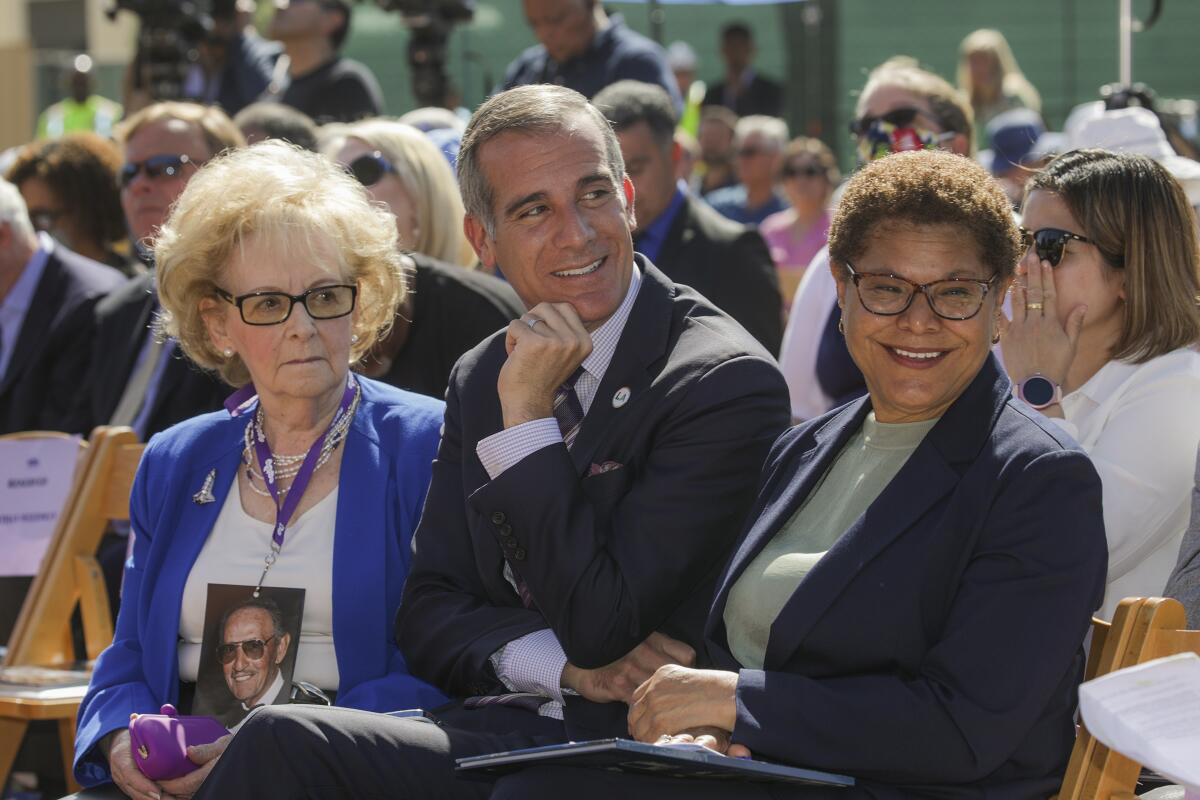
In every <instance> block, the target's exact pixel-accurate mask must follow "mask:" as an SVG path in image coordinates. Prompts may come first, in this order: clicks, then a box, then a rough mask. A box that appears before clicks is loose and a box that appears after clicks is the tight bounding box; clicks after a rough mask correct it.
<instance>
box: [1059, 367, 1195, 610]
mask: <svg viewBox="0 0 1200 800" xmlns="http://www.w3.org/2000/svg"><path fill="white" fill-rule="evenodd" d="M1198 401H1200V353H1197V352H1196V351H1195V350H1193V349H1191V348H1180V349H1178V350H1174V351H1172V352H1170V353H1167V354H1165V355H1161V356H1159V357H1157V358H1153V359H1151V360H1150V361H1147V362H1146V363H1144V364H1130V363H1127V362H1123V361H1110V362H1108V363H1107V364H1105V365H1104V366H1103V367H1102V368H1101V369H1100V371H1099V372H1097V373H1096V374H1095V375H1093V376H1092V377H1091V379H1090V380H1088V382H1087V383H1085V384H1084V385H1083V386H1081V387H1079V388H1078V389H1076V390H1075V391H1073V392H1071V393H1070V394H1069V395H1067V396H1066V397H1064V398H1063V401H1062V407H1063V414H1064V415H1065V416H1066V419H1065V420H1060V419H1056V418H1054V417H1050V418H1049V419H1050V420H1052V421H1053V422H1055V423H1057V424H1058V425H1060V426H1061V427H1062V428H1063V429H1065V430H1066V431H1067V432H1068V433H1069V434H1071V436H1073V437H1074V438H1075V440H1076V441H1078V442H1079V443H1080V444H1081V445H1082V446H1083V449H1084V450H1086V451H1087V453H1088V455H1089V456H1091V459H1092V463H1093V464H1095V466H1096V471H1097V472H1098V473H1100V481H1101V483H1102V485H1103V491H1104V528H1105V532H1106V533H1107V535H1108V579H1107V586H1106V588H1105V593H1104V605H1103V606H1101V609H1100V611H1098V612H1097V615H1098V616H1101V617H1103V618H1105V619H1112V615H1113V612H1114V611H1116V607H1117V604H1118V603H1120V602H1121V600H1122V599H1124V598H1126V597H1150V596H1159V595H1161V594H1162V592H1163V588H1164V587H1165V586H1166V583H1167V578H1168V576H1169V575H1170V573H1171V570H1172V569H1173V568H1174V566H1175V561H1176V558H1177V557H1178V556H1179V545H1180V542H1181V541H1182V540H1183V534H1184V531H1186V530H1187V526H1188V518H1189V515H1190V513H1191V494H1192V485H1193V480H1194V469H1195V464H1196V450H1197V446H1198V445H1200V404H1198Z"/></svg>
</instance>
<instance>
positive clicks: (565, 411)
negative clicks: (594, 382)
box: [554, 367, 583, 450]
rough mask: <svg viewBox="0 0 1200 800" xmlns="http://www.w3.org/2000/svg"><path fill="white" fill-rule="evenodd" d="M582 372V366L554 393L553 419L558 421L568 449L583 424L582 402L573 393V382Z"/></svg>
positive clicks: (573, 442)
mask: <svg viewBox="0 0 1200 800" xmlns="http://www.w3.org/2000/svg"><path fill="white" fill-rule="evenodd" d="M582 374H583V367H579V368H578V369H576V370H575V371H574V372H573V373H571V377H569V378H567V382H566V383H564V384H563V385H562V386H560V387H558V391H557V392H555V393H554V419H556V420H557V421H558V430H559V431H560V432H561V433H562V437H563V441H564V442H565V443H566V445H567V449H568V450H570V449H571V445H573V444H575V437H576V436H578V435H579V426H580V425H582V424H583V404H582V403H580V402H579V395H578V394H576V393H575V383H576V381H578V380H579V376H580V375H582Z"/></svg>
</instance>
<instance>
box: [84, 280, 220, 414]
mask: <svg viewBox="0 0 1200 800" xmlns="http://www.w3.org/2000/svg"><path fill="white" fill-rule="evenodd" d="M157 307H158V303H157V301H156V299H155V296H154V272H153V271H151V272H148V273H146V274H144V275H139V276H137V277H135V278H132V279H130V280H129V281H128V282H126V283H125V284H124V285H122V286H121V287H120V288H119V289H117V290H116V291H114V292H112V293H111V294H110V295H108V296H107V297H105V298H104V299H103V300H101V301H100V302H99V303H97V304H96V306H95V309H94V311H93V313H94V315H95V320H94V322H93V335H92V341H91V343H90V351H89V350H88V348H87V347H85V351H86V352H88V361H87V366H88V370H87V372H86V374H85V375H84V376H82V379H81V380H80V379H79V378H78V377H77V379H76V386H77V387H79V385H80V384H82V388H78V389H77V391H76V392H75V398H74V401H73V403H72V407H71V411H70V415H69V420H68V422H67V426H66V430H67V431H69V432H72V433H83V434H87V433H88V432H90V431H91V430H92V428H94V427H95V426H97V425H107V424H108V422H109V420H111V419H112V415H113V413H114V412H115V411H116V410H117V406H118V405H119V404H120V402H121V396H122V395H123V394H124V393H125V385H126V384H128V383H129V381H130V379H131V378H132V377H133V373H134V371H135V370H136V368H137V360H138V355H139V354H140V353H141V352H142V348H143V347H144V346H145V344H146V341H147V339H148V337H149V336H150V335H151V333H150V325H151V324H152V323H153V321H154V320H153V316H154V312H155V310H156V309H157ZM229 393H230V389H229V387H228V386H226V385H225V384H224V383H222V382H221V380H220V378H218V377H216V376H215V375H214V374H213V373H211V372H208V371H206V370H202V369H200V368H199V367H198V366H196V365H195V364H193V363H192V362H191V360H190V359H189V358H188V357H187V356H185V355H184V354H183V353H182V352H181V351H180V350H179V348H178V347H176V348H175V350H174V354H173V355H172V356H171V358H170V359H168V361H167V365H166V367H165V368H164V369H163V371H162V376H161V378H160V379H159V383H158V390H157V392H156V394H155V396H154V403H153V406H152V407H151V409H150V412H149V415H148V416H147V418H146V438H149V437H150V436H152V435H153V434H155V433H158V432H159V431H163V430H166V429H167V428H169V427H171V426H172V425H174V424H176V423H177V422H183V421H184V420H185V419H191V418H192V417H195V416H197V415H199V414H207V413H208V412H210V411H217V410H219V409H220V408H221V403H222V401H224V399H225V398H226V397H227V396H228V395H229Z"/></svg>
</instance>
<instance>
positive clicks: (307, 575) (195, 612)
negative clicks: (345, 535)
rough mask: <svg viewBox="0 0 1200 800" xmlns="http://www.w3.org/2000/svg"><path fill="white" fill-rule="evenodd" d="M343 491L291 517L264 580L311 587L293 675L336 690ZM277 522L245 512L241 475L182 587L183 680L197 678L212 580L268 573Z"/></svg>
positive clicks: (254, 578) (253, 579)
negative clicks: (336, 580) (336, 541)
mask: <svg viewBox="0 0 1200 800" xmlns="http://www.w3.org/2000/svg"><path fill="white" fill-rule="evenodd" d="M337 498H338V489H337V488H336V487H335V488H334V490H333V491H332V492H330V493H329V494H328V495H326V496H325V497H323V498H321V500H320V501H319V502H318V503H317V504H316V505H315V506H313V507H312V508H310V509H308V510H307V511H305V512H304V513H303V514H301V515H300V516H299V517H297V518H296V519H295V520H293V521H292V523H291V524H290V525H289V526H288V529H287V535H286V537H285V539H284V542H283V550H282V552H280V554H279V558H278V559H277V560H276V562H275V564H274V566H272V567H271V571H270V572H268V573H267V578H266V580H265V581H264V582H263V585H264V586H287V587H293V588H300V589H304V590H305V592H304V618H303V621H302V622H301V625H300V643H299V646H300V649H299V650H298V651H297V653H296V669H295V672H294V673H293V678H294V679H295V680H302V681H308V682H309V683H312V684H314V685H316V686H319V687H321V688H322V689H327V690H332V691H336V690H337V687H338V666H337V657H336V656H335V654H334V650H333V533H334V528H335V527H336V520H337ZM273 529H274V525H272V524H271V523H268V522H261V521H259V520H257V519H254V518H253V517H251V516H250V515H249V514H247V513H246V511H245V509H244V508H242V494H241V489H240V484H239V482H238V481H234V485H233V486H232V487H231V488H230V490H229V494H228V495H227V496H226V498H225V504H224V505H223V506H222V507H221V513H220V514H219V515H218V517H217V521H216V523H215V524H214V525H213V529H212V533H210V534H209V536H208V540H207V541H205V542H204V547H203V549H202V550H201V551H200V556H199V557H198V558H197V559H196V563H195V564H193V565H192V571H191V572H190V573H189V574H188V579H187V584H185V586H184V589H183V608H182V611H181V612H180V615H179V677H180V680H184V681H194V680H196V673H197V671H198V669H199V666H200V648H201V641H202V639H203V637H204V612H205V605H206V604H207V602H208V584H210V583H231V584H241V585H246V586H254V585H255V584H256V583H257V582H258V577H259V575H261V574H262V570H263V559H264V558H265V557H266V555H267V551H268V550H269V549H270V547H271V532H272V530H273Z"/></svg>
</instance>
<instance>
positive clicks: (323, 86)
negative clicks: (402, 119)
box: [269, 0, 383, 124]
mask: <svg viewBox="0 0 1200 800" xmlns="http://www.w3.org/2000/svg"><path fill="white" fill-rule="evenodd" d="M349 31H350V3H349V2H348V0H275V16H274V17H272V18H271V28H270V31H269V36H270V37H271V38H272V39H274V40H276V41H278V42H280V43H282V44H283V53H284V54H283V58H285V59H287V61H286V62H285V63H286V67H287V81H286V85H283V84H282V82H281V83H280V85H273V86H272V87H271V89H272V91H271V92H270V95H271V98H272V99H276V100H278V101H280V102H282V103H285V104H287V105H289V106H291V107H292V108H295V109H298V110H300V111H303V112H304V113H305V114H307V115H308V116H310V117H312V118H313V120H315V121H316V122H317V124H324V123H327V122H353V121H354V120H357V119H361V118H363V117H375V116H379V115H380V114H381V113H383V92H382V91H380V89H379V82H378V81H377V80H375V75H374V74H372V72H371V70H370V69H368V68H367V67H366V66H365V65H364V64H360V63H359V62H357V61H353V60H351V59H348V58H342V57H341V55H340V53H339V51H340V50H341V48H342V44H343V42H345V40H346V34H347V33H349ZM282 71H283V70H281V69H278V68H277V69H276V73H277V74H278V73H280V72H282ZM273 83H274V82H273Z"/></svg>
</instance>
